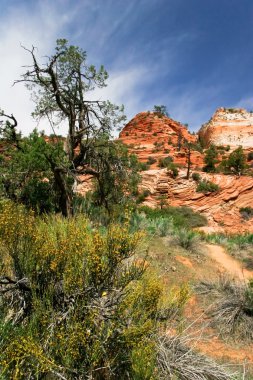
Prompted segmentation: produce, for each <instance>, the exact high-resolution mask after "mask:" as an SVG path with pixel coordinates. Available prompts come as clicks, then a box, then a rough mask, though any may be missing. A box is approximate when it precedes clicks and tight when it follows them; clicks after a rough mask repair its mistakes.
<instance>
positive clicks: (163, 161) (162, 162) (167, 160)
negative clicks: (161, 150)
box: [158, 156, 173, 168]
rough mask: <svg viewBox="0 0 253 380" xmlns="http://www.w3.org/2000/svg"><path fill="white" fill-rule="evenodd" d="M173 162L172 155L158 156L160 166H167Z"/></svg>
mask: <svg viewBox="0 0 253 380" xmlns="http://www.w3.org/2000/svg"><path fill="white" fill-rule="evenodd" d="M171 162H173V157H171V156H167V157H164V158H160V159H159V162H158V166H159V167H160V168H167V166H168V165H169V164H170V163H171Z"/></svg>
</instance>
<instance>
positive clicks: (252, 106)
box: [235, 96, 253, 111]
mask: <svg viewBox="0 0 253 380" xmlns="http://www.w3.org/2000/svg"><path fill="white" fill-rule="evenodd" d="M235 107H236V108H246V109H247V110H249V111H251V110H253V97H252V96H251V97H248V98H242V99H241V100H240V101H239V102H238V103H237V104H236V105H235Z"/></svg>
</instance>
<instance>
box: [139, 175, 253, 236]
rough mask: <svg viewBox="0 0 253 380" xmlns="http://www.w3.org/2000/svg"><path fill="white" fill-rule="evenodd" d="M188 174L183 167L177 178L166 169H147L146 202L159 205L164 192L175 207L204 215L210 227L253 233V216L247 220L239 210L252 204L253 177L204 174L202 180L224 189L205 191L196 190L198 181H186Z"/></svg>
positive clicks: (143, 185) (145, 179) (144, 181)
mask: <svg viewBox="0 0 253 380" xmlns="http://www.w3.org/2000/svg"><path fill="white" fill-rule="evenodd" d="M185 174H186V170H185V169H182V170H180V172H179V176H178V177H177V178H175V179H174V178H172V177H171V176H170V175H168V174H167V170H166V169H160V170H148V171H145V172H143V173H142V184H141V189H148V190H149V192H150V195H149V196H148V197H147V198H146V200H145V201H144V204H146V205H147V206H150V207H156V206H157V204H158V203H159V197H160V196H161V195H163V196H164V197H166V199H167V201H168V204H170V205H171V206H188V207H191V208H192V209H193V210H195V211H198V212H200V213H202V214H204V215H205V216H206V217H207V219H208V222H209V227H208V229H207V230H210V231H212V232H213V231H224V230H225V231H227V232H232V233H240V232H245V231H250V232H253V219H251V220H244V219H243V218H242V216H241V214H240V211H239V210H240V208H243V207H247V206H250V205H251V204H252V192H253V178H252V177H247V176H241V177H236V176H232V175H223V174H207V173H201V177H202V179H205V180H208V181H212V182H214V183H216V184H217V185H218V186H219V188H220V190H219V191H217V192H216V193H207V194H203V193H199V192H196V187H197V185H196V182H195V181H193V180H192V179H189V180H186V179H185ZM210 228H211V229H210Z"/></svg>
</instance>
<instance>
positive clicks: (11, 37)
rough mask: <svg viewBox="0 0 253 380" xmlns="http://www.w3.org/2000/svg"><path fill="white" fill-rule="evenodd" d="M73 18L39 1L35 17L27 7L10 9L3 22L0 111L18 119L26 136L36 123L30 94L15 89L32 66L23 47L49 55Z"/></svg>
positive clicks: (0, 24)
mask: <svg viewBox="0 0 253 380" xmlns="http://www.w3.org/2000/svg"><path fill="white" fill-rule="evenodd" d="M51 3H52V2H51ZM73 18H74V11H73V12H67V13H65V12H64V11H63V12H62V14H59V13H58V12H57V9H56V7H54V6H51V5H50V2H49V1H43V2H42V1H39V2H38V3H37V4H36V7H35V9H33V13H32V14H31V11H29V9H28V8H26V7H25V6H18V7H9V8H8V9H7V10H6V13H5V14H4V17H2V18H0V46H1V60H0V72H1V73H2V74H1V91H0V107H1V108H2V109H4V110H5V111H6V112H7V113H13V114H14V115H15V116H16V118H17V119H18V121H19V126H18V127H19V128H20V129H21V130H22V132H23V133H25V134H27V133H28V132H30V131H31V130H32V129H33V128H35V127H36V122H35V121H34V120H33V119H32V118H31V116H30V115H31V112H32V110H33V103H32V102H31V100H30V94H29V92H28V91H27V89H26V88H25V86H24V85H23V84H17V85H15V86H13V82H14V80H16V79H19V78H20V75H21V73H23V72H24V71H25V68H24V67H23V66H26V65H28V64H30V63H31V57H30V56H29V53H27V52H26V51H25V50H24V49H22V47H21V44H22V45H24V46H26V47H28V48H31V47H32V46H38V47H39V51H38V55H39V56H42V55H44V54H49V53H50V51H51V49H52V46H53V44H54V41H55V39H56V38H57V37H58V35H59V32H61V31H62V29H63V28H64V27H65V26H66V24H68V23H69V22H71V21H73ZM56 20H57V22H56ZM45 126H46V125H41V126H40V128H43V127H45Z"/></svg>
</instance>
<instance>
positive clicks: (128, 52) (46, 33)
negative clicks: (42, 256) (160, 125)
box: [0, 0, 253, 134]
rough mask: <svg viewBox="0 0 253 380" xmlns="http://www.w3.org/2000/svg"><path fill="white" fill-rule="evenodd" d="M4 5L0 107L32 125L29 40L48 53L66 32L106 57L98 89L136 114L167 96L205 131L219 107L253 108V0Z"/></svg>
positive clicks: (176, 113) (176, 112) (179, 116)
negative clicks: (25, 77) (104, 78)
mask: <svg viewBox="0 0 253 380" xmlns="http://www.w3.org/2000/svg"><path fill="white" fill-rule="evenodd" d="M0 11H1V12H0V46H1V60H0V70H1V81H0V108H3V109H4V110H5V111H6V112H9V113H11V112H13V113H14V114H15V115H16V116H17V117H18V120H19V127H20V129H21V130H22V131H23V133H25V134H26V133H28V132H29V131H31V130H32V129H33V128H34V126H36V124H35V122H34V121H33V120H32V119H31V117H30V113H31V112H32V109H33V104H32V103H31V101H30V99H29V97H30V95H29V93H28V92H27V90H26V89H25V88H24V86H22V85H19V86H14V87H12V86H11V85H12V82H13V80H14V79H17V78H18V77H19V75H20V73H21V72H22V70H23V69H22V68H21V66H22V65H25V64H28V63H29V56H28V55H27V54H26V53H25V52H24V51H23V50H22V49H21V47H20V43H22V44H23V45H25V46H27V47H30V46H31V45H32V44H33V45H35V46H37V47H38V49H39V50H38V54H39V55H41V56H43V55H49V54H50V53H51V52H52V49H53V47H54V44H55V40H56V39H57V38H63V37H64V38H67V39H68V40H69V41H70V43H72V44H75V45H79V46H80V47H82V48H83V49H84V50H86V51H87V54H88V61H89V62H90V63H94V64H96V65H100V64H104V65H105V67H106V69H107V71H108V72H109V75H110V78H109V80H108V86H107V87H106V89H104V90H103V91H96V92H95V94H94V96H96V97H99V98H100V99H107V98H108V99H109V100H112V101H113V102H115V103H118V104H121V103H123V104H124V105H125V112H126V115H127V117H128V119H130V118H132V117H133V116H134V115H135V114H136V113H138V112H141V111H145V110H151V109H152V108H153V106H154V105H155V104H164V105H166V106H167V109H168V112H169V113H170V115H171V117H172V118H174V119H176V120H179V121H181V122H182V123H188V124H189V128H190V129H191V130H192V131H196V130H198V129H199V127H200V126H201V124H203V123H204V122H206V121H207V120H208V119H209V118H210V117H211V116H212V114H213V113H214V111H215V110H216V108H218V107H222V106H224V107H238V106H239V107H245V108H247V109H249V110H252V109H253V72H252V68H253V1H252V0H240V1H239V0H128V1H125V0H75V1H74V0H51V1H48V0H43V1H40V0H37V1H35V0H26V1H25V0H24V1H22V0H16V1H15V0H13V1H12V0H8V1H6V0H0ZM38 128H40V129H41V128H43V129H47V127H46V124H45V123H42V124H40V125H39V126H38Z"/></svg>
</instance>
